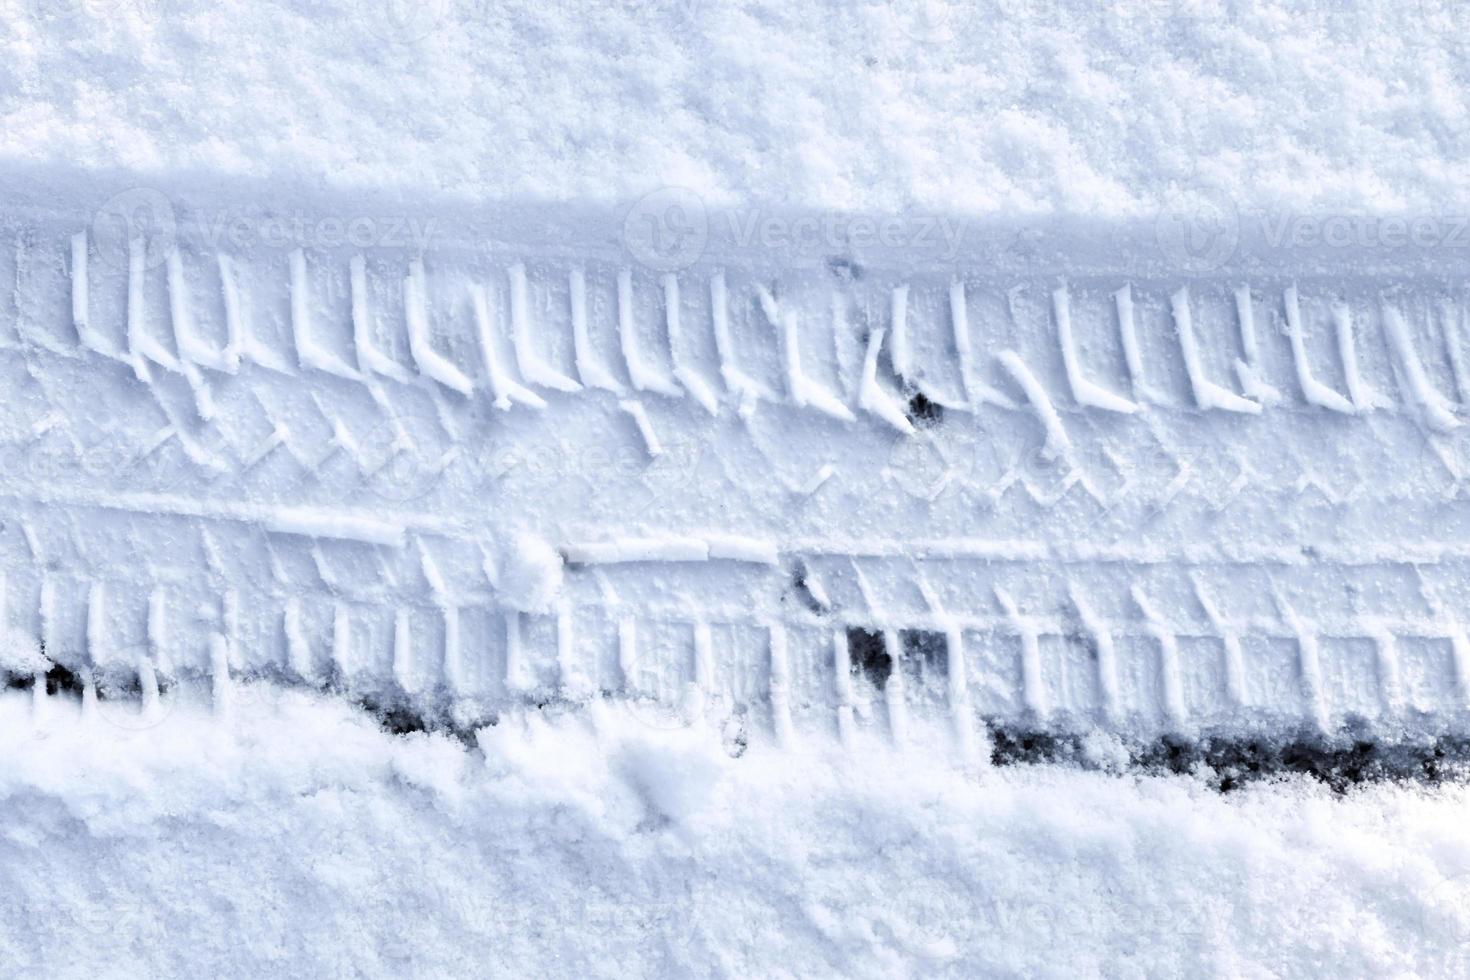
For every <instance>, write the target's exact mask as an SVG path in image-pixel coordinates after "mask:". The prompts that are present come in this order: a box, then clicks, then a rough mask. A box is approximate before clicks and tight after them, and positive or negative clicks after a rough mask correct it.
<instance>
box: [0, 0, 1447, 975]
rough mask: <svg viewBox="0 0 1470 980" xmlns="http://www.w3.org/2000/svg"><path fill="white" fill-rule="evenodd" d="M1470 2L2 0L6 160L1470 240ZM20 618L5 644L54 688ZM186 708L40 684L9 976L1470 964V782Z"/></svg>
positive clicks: (1168, 970) (324, 710)
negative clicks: (1405, 219)
mask: <svg viewBox="0 0 1470 980" xmlns="http://www.w3.org/2000/svg"><path fill="white" fill-rule="evenodd" d="M1467 11H1470V6H1467V5H1465V4H1461V3H1455V2H1453V0H1446V2H1443V3H1440V2H1434V0H1423V2H1421V3H1414V2H1406V3H1387V2H1384V3H1353V4H1335V3H1322V4H1297V3H1263V4H1225V5H1216V4H1210V3H1205V2H1180V3H1160V2H1152V0H1150V2H1140V3H1137V4H1134V5H1130V6H1129V7H1128V8H1127V9H1119V10H1109V9H1103V8H1102V7H1101V6H1097V5H1091V4H1082V3H1078V4H1075V5H1074V4H1065V3H1057V2H1044V3H1040V4H1033V5H1022V4H1013V3H1008V2H1004V0H1001V2H997V3H995V4H986V3H976V4H969V3H962V2H954V3H943V2H940V3H932V2H931V3H925V2H913V3H910V2H907V0H894V2H891V3H890V2H860V3H855V4H844V3H835V2H830V3H829V2H821V3H808V4H803V3H791V2H786V0H764V2H761V0H729V2H723V0H628V2H608V3H598V4H593V3H574V2H571V0H554V2H549V3H548V2H544V0H525V2H522V0H506V2H504V3H491V2H488V0H423V2H422V3H420V4H408V3H402V2H399V0H357V2H348V0H338V2H333V0H257V2H246V0H212V2H211V0H106V2H102V0H0V173H10V174H12V175H23V174H47V173H50V172H53V171H54V172H58V173H60V172H63V171H64V172H66V173H72V172H74V171H75V170H76V169H80V170H81V171H82V172H83V173H87V172H95V173H96V174H97V175H98V176H97V180H98V182H99V184H102V185H107V186H113V185H116V183H117V181H118V180H119V178H118V176H117V175H118V174H120V173H124V174H128V175H129V177H128V181H129V182H134V183H145V182H146V183H147V184H148V185H150V186H168V185H171V184H173V183H175V182H178V183H180V184H187V185H189V186H190V187H195V188H197V187H199V186H201V185H208V184H209V183H210V182H211V181H214V180H218V181H220V182H221V184H224V183H226V182H234V181H242V180H245V181H254V182H257V183H256V184H255V185H253V186H270V185H271V184H272V183H276V182H278V183H279V184H280V185H281V186H290V187H291V188H293V189H296V190H295V191H293V192H297V193H299V192H302V190H301V189H304V192H307V193H309V192H310V191H312V190H313V189H315V190H319V191H321V192H322V193H323V194H328V193H358V192H364V193H366V192H371V193H374V194H386V195H389V196H391V195H394V194H401V195H403V196H404V197H406V198H410V199H412V200H417V201H424V200H431V201H442V202H450V203H446V204H440V205H438V206H440V207H445V208H450V207H455V206H458V203H459V202H469V203H471V204H476V205H488V204H497V203H504V202H507V201H509V202H514V203H517V204H520V205H524V204H526V202H532V203H535V202H546V203H547V204H548V205H549V206H555V207H567V206H581V205H584V204H586V205H596V206H599V207H610V206H614V205H618V204H620V203H625V202H629V201H632V200H634V199H636V198H638V197H639V196H641V195H643V194H646V193H648V192H651V191H658V189H660V188H678V189H680V190H679V193H689V194H693V195H695V197H696V199H698V200H702V201H705V202H708V203H710V204H711V205H716V204H717V205H722V206H738V205H742V204H749V203H751V202H776V203H780V204H784V205H789V206H791V207H793V208H799V209H807V210H810V211H812V212H818V211H822V210H823V209H842V210H855V211H861V212H865V213H868V212H874V213H881V212H905V213H911V212H913V211H914V210H916V209H920V210H922V209H930V210H934V211H938V212H940V213H943V214H964V215H974V216H980V217H985V218H995V219H1002V220H1006V221H1013V220H1020V219H1025V218H1026V217H1028V216H1032V215H1038V214H1045V215H1049V216H1051V217H1053V218H1055V217H1057V216H1062V217H1063V218H1066V217H1069V216H1070V217H1078V218H1081V219H1087V220H1091V219H1099V220H1102V221H1113V220H1123V221H1130V222H1137V221H1143V222H1145V223H1147V222H1152V221H1153V219H1154V217H1155V215H1157V214H1158V213H1159V212H1160V211H1161V209H1162V210H1166V211H1167V210H1168V209H1170V208H1172V207H1175V206H1176V204H1177V201H1178V200H1179V199H1180V196H1181V195H1183V197H1184V198H1186V199H1189V200H1193V199H1195V198H1199V199H1207V200H1211V201H1217V202H1218V201H1221V200H1224V201H1228V202H1230V204H1229V206H1230V207H1232V208H1234V209H1237V210H1239V211H1242V212H1243V211H1246V210H1250V209H1261V210H1270V211H1272V212H1273V213H1275V214H1278V215H1279V214H1283V213H1312V214H1319V215H1321V214H1335V215H1369V216H1371V215H1395V216H1401V215H1406V214H1407V215H1413V214H1418V215H1421V216H1426V217H1430V218H1434V219H1435V220H1448V219H1447V218H1446V216H1453V215H1456V214H1464V213H1466V210H1467V207H1470V119H1467V113H1470V108H1467V106H1470V100H1467V98H1466V95H1467V92H1466V80H1467V75H1470V13H1467ZM4 180H5V178H0V181H4ZM9 180H10V182H11V183H12V186H11V187H9V188H6V187H4V186H0V200H4V199H6V198H7V197H8V198H9V199H10V200H12V201H15V200H19V199H22V198H24V197H25V196H26V193H27V191H26V188H25V187H24V186H23V184H24V181H23V180H22V179H21V178H20V177H17V176H12V177H11V178H9ZM230 186H232V187H234V186H238V185H236V184H234V183H231V184H230ZM1020 380H1023V381H1024V379H1023V378H1022V379H1020ZM1103 394H1107V393H1106V392H1104V393H1103ZM630 412H631V410H630ZM635 421H636V417H635ZM644 427H645V428H646V419H645V420H644ZM515 554H516V556H517V558H516V561H515V562H512V563H510V564H507V565H506V566H505V567H503V568H500V569H498V570H497V571H498V574H499V579H500V581H499V583H498V584H499V586H500V587H501V588H502V589H503V593H504V594H503V600H504V602H505V603H506V604H507V606H508V607H509V608H512V609H517V610H522V611H525V612H541V611H544V610H547V609H549V608H551V605H552V603H553V601H554V599H555V598H556V596H557V594H558V591H559V590H560V589H561V588H562V584H563V568H562V564H561V557H560V556H559V555H558V554H557V552H556V551H555V550H554V549H553V548H552V547H551V546H550V545H549V544H548V543H547V542H545V541H542V540H540V539H537V538H529V537H528V538H526V539H524V540H523V541H521V542H520V543H519V546H518V547H517V548H516V549H515ZM0 629H4V630H5V633H4V636H3V638H0V668H3V669H4V670H5V671H6V672H7V673H8V674H12V675H16V676H21V677H24V676H26V675H28V674H32V673H34V672H36V671H37V670H41V669H44V668H45V667H46V663H45V662H44V661H40V660H38V659H37V655H36V649H37V641H36V638H35V637H32V636H29V635H26V634H24V633H20V632H16V631H14V630H10V629H9V628H8V625H7V624H6V623H5V622H3V621H0ZM226 702H228V705H229V710H228V711H227V712H225V711H222V710H220V707H219V706H220V705H222V704H224V703H226ZM145 708H146V713H144V714H139V712H140V710H144V709H140V707H139V706H138V705H136V704H133V703H128V702H103V703H102V704H99V705H95V706H94V707H93V711H92V715H91V716H90V717H86V718H84V717H82V715H81V708H80V706H79V705H78V704H77V703H74V701H73V700H72V699H71V698H69V697H58V698H55V699H49V700H45V701H42V702H40V707H38V706H37V703H36V701H35V699H34V698H33V696H32V692H31V691H22V690H11V691H6V692H3V696H0V758H3V759H5V764H4V765H0V808H3V809H0V812H3V814H4V819H3V820H0V974H3V975H6V976H19V975H40V976H105V977H110V976H143V975H164V976H183V975H213V976H260V975H288V976H294V975H303V976H304V975H369V976H400V975H411V976H449V975H496V976H500V975H510V974H516V975H553V976H586V975H595V976H614V975H616V976H645V975H646V976H691V975H692V976H706V975H756V976H764V975H785V976H811V975H839V974H840V975H854V976H875V977H876V976H885V977H886V976H895V975H899V976H904V975H914V976H977V975H981V976H989V975H1000V976H1058V977H1061V976H1089V975H1108V976H1115V975H1122V976H1172V975H1195V974H1202V975H1227V976H1262V977H1264V976H1312V975H1353V976H1356V975H1390V976H1459V975H1465V974H1466V973H1467V972H1470V824H1467V821H1466V820H1465V819H1464V815H1465V813H1466V808H1467V806H1470V786H1467V785H1466V784H1464V783H1463V782H1457V781H1453V780H1452V781H1449V782H1445V783H1438V784H1432V783H1429V782H1417V781H1412V780H1408V781H1391V782H1382V783H1368V784H1364V785H1358V786H1353V787H1350V788H1349V789H1348V790H1347V791H1346V792H1343V793H1338V792H1334V791H1333V790H1332V789H1330V788H1328V787H1327V786H1325V785H1323V784H1322V783H1320V782H1318V781H1316V780H1314V779H1311V778H1309V777H1304V776H1282V777H1280V778H1272V779H1264V780H1260V781H1255V782H1250V783H1248V784H1246V785H1244V786H1242V787H1240V788H1238V789H1236V790H1234V791H1232V792H1228V793H1221V792H1220V791H1219V790H1218V784H1217V783H1216V782H1215V781H1211V780H1210V779H1207V778H1205V775H1208V774H1204V775H1198V776H1196V775H1190V774H1159V773H1156V772H1152V771H1144V770H1140V769H1136V768H1132V767H1130V766H1128V765H1127V764H1126V757H1127V752H1126V751H1125V749H1124V747H1122V746H1120V745H1117V744H1113V743H1110V742H1108V741H1107V740H1105V739H1103V740H1101V741H1098V742H1095V743H1093V744H1090V745H1089V746H1088V747H1087V753H1086V754H1087V756H1088V758H1089V760H1090V761H1091V762H1092V763H1094V765H1093V766H1092V767H1082V766H1077V765H1073V764H1070V763H1069V764H1054V765H1039V766H1005V767H992V766H990V765H987V764H984V753H982V758H981V763H980V764H978V765H965V764H963V763H961V762H960V761H957V760H956V759H955V758H952V757H950V756H947V755H941V754H933V753H929V752H927V751H923V750H921V749H918V748H912V749H907V750H905V749H903V748H901V747H894V746H892V745H889V744H886V743H882V742H869V741H862V742H861V743H859V744H856V745H848V746H845V747H843V746H839V745H838V744H837V743H836V740H835V739H829V740H823V739H811V740H806V741H803V742H800V743H798V744H794V745H788V746H785V747H780V748H778V747H776V746H775V745H773V744H768V743H767V742H764V741H751V742H750V743H749V745H746V744H745V743H744V742H743V741H742V740H739V739H736V738H732V736H731V734H730V733H729V732H728V731H725V730H723V729H721V728H719V727H718V726H715V725H711V726H709V727H706V726H704V725H701V724H698V723H696V724H692V725H687V726H686V725H683V724H681V723H671V722H670V721H669V720H668V719H666V718H664V717H662V716H658V717H652V716H648V715H643V716H641V717H640V715H639V713H638V712H637V711H636V710H632V711H630V710H627V709H626V708H625V707H618V706H616V705H612V704H609V705H605V706H597V705H594V708H593V709H592V710H589V711H586V712H577V711H569V710H566V709H565V706H564V705H550V706H548V707H547V708H546V709H545V710H539V711H538V710H530V709H527V710H517V711H510V712H506V713H505V714H503V715H502V716H501V717H500V718H499V720H498V722H497V723H496V724H494V725H488V726H485V727H480V728H478V729H477V730H475V731H473V732H470V733H459V735H458V736H456V735H455V734H450V733H447V732H432V731H431V732H409V733H405V734H393V733H391V732H390V731H388V730H386V729H385V727H384V726H383V725H381V724H380V718H381V713H380V714H379V715H374V714H373V713H371V712H370V711H368V710H365V709H364V708H363V706H362V705H360V704H354V703H352V702H351V701H350V699H344V698H340V697H335V696H332V695H330V694H323V693H317V692H309V691H306V690H303V689H300V688H291V687H277V686H273V685H272V684H270V683H266V682H264V681H259V682H255V683H250V684H244V685H241V686H238V687H235V688H234V689H232V690H231V691H230V692H229V693H228V696H227V697H222V696H219V695H218V692H217V694H216V697H215V699H214V704H213V705H211V704H210V698H208V697H200V698H197V699H190V698H187V697H182V696H178V697H172V698H169V699H166V700H165V701H164V702H163V703H162V704H161V705H160V704H152V705H149V706H145Z"/></svg>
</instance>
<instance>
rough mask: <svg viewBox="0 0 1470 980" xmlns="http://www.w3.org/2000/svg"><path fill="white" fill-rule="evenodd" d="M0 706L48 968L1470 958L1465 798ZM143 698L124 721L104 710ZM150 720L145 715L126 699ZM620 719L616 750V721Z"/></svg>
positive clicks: (1182, 966)
mask: <svg viewBox="0 0 1470 980" xmlns="http://www.w3.org/2000/svg"><path fill="white" fill-rule="evenodd" d="M236 695H237V697H236V703H235V710H234V719H233V722H232V723H229V724H224V723H221V722H220V721H219V720H218V719H217V718H215V717H213V716H210V715H209V714H207V713H202V712H201V711H199V710H196V709H193V708H190V707H188V706H187V705H186V706H182V707H180V708H178V709H176V710H175V711H174V712H173V713H172V714H171V715H169V716H168V717H167V718H165V719H164V720H163V721H162V722H161V723H160V724H158V725H156V726H154V727H147V728H143V729H141V730H137V731H134V730H130V729H131V723H133V722H135V721H136V718H135V717H133V716H131V715H118V714H112V713H109V714H105V715H103V716H102V717H100V718H97V719H96V720H95V721H94V722H93V723H92V724H91V726H90V727H88V726H86V725H84V724H82V723H80V722H78V721H77V720H75V718H73V717H70V716H71V715H73V714H74V709H73V708H71V707H69V706H65V705H57V706H55V707H54V711H53V716H52V718H51V719H50V720H49V722H48V723H47V725H46V726H45V727H44V728H43V729H42V731H41V732H39V733H37V732H35V731H34V730H33V728H32V725H31V724H30V721H29V719H28V717H27V716H28V712H29V704H28V701H29V698H28V697H25V696H22V695H20V694H11V695H9V696H8V697H6V698H5V699H3V700H0V719H3V723H0V753H3V757H4V758H5V759H6V760H8V761H7V765H6V766H5V767H3V769H0V806H3V807H4V812H5V814H6V817H5V820H4V821H3V825H0V962H3V963H5V964H6V968H5V969H4V971H3V972H5V973H6V974H7V975H16V974H18V973H21V972H25V973H28V974H29V975H36V976H129V975H140V974H143V973H150V974H153V975H159V974H162V975H169V976H183V975H194V976H199V975H204V976H264V975H272V976H276V975H314V976H322V975H341V976H345V975H394V976H404V975H409V976H475V975H482V976H483V975H495V976H505V975H517V976H540V975H556V976H647V975H665V976H667V975H674V976H709V975H734V976H757V975H759V976H765V975H785V976H824V975H825V976H830V975H848V976H872V977H877V976H895V975H923V976H944V975H947V976H977V975H992V976H993V975H1000V976H1057V977H1063V976H1067V977H1071V976H1096V975H1107V976H1164V975H1215V976H1268V975H1278V976H1308V975H1330V976H1369V975H1375V976H1406V975H1413V974H1418V975H1452V974H1454V973H1456V972H1460V973H1463V970H1464V969H1465V968H1466V967H1467V966H1470V824H1467V823H1466V821H1465V820H1464V813H1465V807H1466V806H1467V805H1470V788H1467V787H1464V786H1457V787H1453V788H1446V789H1441V790H1437V791H1433V792H1428V791H1421V790H1418V789H1413V788H1406V787H1389V786H1377V787H1370V788H1367V789H1364V790H1362V791H1360V792H1357V793H1355V794H1353V795H1352V796H1351V797H1349V798H1348V799H1346V800H1343V799H1338V798H1334V797H1332V796H1330V795H1329V794H1328V793H1327V792H1326V791H1325V790H1323V789H1321V788H1318V787H1314V786H1312V785H1310V784H1301V783H1290V782H1289V783H1283V784H1281V785H1257V786H1255V787H1253V788H1249V789H1246V790H1244V791H1242V792H1239V793H1236V794H1231V795H1228V796H1223V797H1222V796H1220V795H1218V794H1214V793H1212V792H1210V791H1208V790H1206V789H1204V788H1203V786H1202V785H1201V784H1199V783H1196V782H1195V781H1193V780H1191V779H1188V778H1183V777H1177V778H1145V779H1134V778H1126V777H1117V776H1110V775H1103V774H1082V773H1078V772H1075V771H1069V770H1061V769H1056V770H1049V769H1046V768H1036V769H1026V768H1009V769H999V770H993V771H989V772H985V773H983V774H981V775H980V776H979V777H978V778H965V777H962V776H960V775H958V774H956V773H955V772H954V771H953V770H952V769H950V768H949V767H948V766H947V765H946V764H945V763H943V762H939V761H934V760H930V759H924V758H918V757H915V756H913V755H907V756H905V755H899V754H894V753H891V752H888V751H885V750H881V749H878V750H875V751H874V752H872V753H870V754H868V755H866V756H865V757H864V758H862V759H860V760H859V759H854V758H852V757H845V756H833V755H829V754H826V753H825V752H806V751H802V750H800V749H798V750H793V751H790V752H785V753H782V754H779V755H774V754H770V752H769V750H760V749H758V748H756V747H752V749H751V751H749V752H747V753H746V754H744V755H743V756H741V757H739V758H736V759H732V758H730V757H729V756H728V755H727V754H726V753H725V752H724V751H723V750H722V749H721V747H720V739H719V737H718V735H717V733H712V732H706V731H700V730H672V731H670V730H660V729H657V728H654V727H650V726H647V725H644V724H641V723H639V722H638V721H637V720H635V719H633V718H631V717H629V716H627V715H618V714H613V713H607V714H605V715H603V716H602V717H601V718H600V719H599V718H596V717H594V718H590V719H589V718H580V719H563V720H560V721H550V722H548V721H547V720H545V719H527V718H524V717H515V718H507V719H506V720H504V721H503V722H502V723H501V724H500V725H499V726H497V727H494V728H490V729H486V730H483V731H481V732H480V734H479V736H478V749H477V750H473V751H467V750H466V749H465V748H464V747H463V746H462V745H460V743H458V742H455V741H453V740H451V739H449V738H448V737H445V736H442V735H422V734H418V735H409V736H397V737H396V736H391V735H387V734H384V733H383V732H381V731H380V730H378V729H376V728H375V727H374V726H373V725H372V724H371V723H369V722H368V721H366V720H364V719H363V718H362V717H361V716H360V715H358V714H356V713H354V712H353V711H352V710H351V709H349V708H347V707H345V706H343V705H342V704H341V703H338V702H335V701H329V700H320V699H318V698H317V697H316V696H314V695H305V694H302V693H300V692H296V691H280V690H276V689H272V688H267V687H263V686H260V687H255V686H252V687H244V688H240V689H238V690H237V691H236ZM112 710H117V709H109V711H112ZM124 710H126V711H128V712H131V711H134V710H135V709H132V708H128V709H124ZM594 732H596V734H595V735H594Z"/></svg>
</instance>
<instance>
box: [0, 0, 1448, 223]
mask: <svg viewBox="0 0 1470 980" xmlns="http://www.w3.org/2000/svg"><path fill="white" fill-rule="evenodd" d="M926 11H928V14H927V15H926V14H925V12H926ZM1467 18H1470V15H1467V14H1466V13H1465V11H1464V5H1462V4H1453V3H1445V4H1438V3H1433V2H1429V0H1426V2H1425V3H1422V4H1420V3H1389V2H1384V3H1369V2H1363V3H1354V4H1336V3H1320V4H1317V3H1306V2H1297V3H1292V2H1286V3H1281V2H1278V3H1261V4H1229V5H1220V4H1214V3H1207V2H1181V3H1177V4H1176V3H1159V2H1147V3H1138V4H1128V5H1122V6H1121V7H1119V8H1118V9H1116V10H1114V9H1110V8H1109V7H1108V5H1094V4H1085V3H1077V4H1071V3H1061V2H1057V0H1047V2H1042V3H1037V4H1018V3H1010V2H1008V0H995V2H976V3H973V4H972V3H969V2H965V3H953V4H946V3H943V2H936V0H894V2H891V3H890V2H879V0H858V2H856V3H851V4H849V3H838V2H835V0H822V2H816V3H801V4H796V3H788V2H785V0H754V2H738V3H729V2H716V0H602V2H573V0H550V2H548V0H507V2H503V3H501V2H496V3H489V2H486V0H425V2H423V3H418V4H413V3H405V2H404V0H356V2H352V0H338V2H326V0H305V2H289V0H265V2H259V0H106V2H102V0H7V2H6V3H3V4H0V154H3V156H4V157H6V158H9V159H13V160H25V161H65V162H68V163H75V164H79V165H82V166H91V167H102V168H112V167H117V166H122V167H124V168H126V169H131V170H135V171H140V172H143V173H153V174H162V175H170V174H174V173H177V172H179V171H199V172H208V173H214V174H217V175H236V176H250V177H260V178H268V179H272V180H282V179H284V180H288V181H290V182H293V183H304V184H307V185H308V186H317V185H322V184H326V183H330V184H331V185H333V186H339V187H340V186H371V187H384V186H396V187H405V188H410V189H412V190H413V191H415V192H416V193H423V192H424V191H426V190H431V189H432V190H435V191H440V192H446V193H453V194H462V195H465V196H468V197H471V198H479V199H483V198H487V197H516V198H524V197H535V198H545V199H558V200H596V201H612V200H625V199H632V198H634V197H637V196H638V195H640V194H642V193H645V192H648V191H652V190H655V189H657V188H660V187H664V186H676V187H682V188H686V189H688V190H690V191H693V192H695V193H697V194H699V195H701V196H703V197H704V198H705V199H706V201H707V202H708V203H710V204H715V203H719V204H729V203H737V202H738V203H749V202H752V201H762V202H788V203H793V204H796V205H799V206H802V207H811V208H816V209H822V208H845V209H860V210H865V211H884V210H890V211H891V210H899V209H904V208H919V209H924V208H928V209H936V208H937V209H939V210H940V212H941V213H945V214H952V213H953V212H954V211H956V210H959V211H961V212H971V213H986V214H994V213H1003V214H1015V213H1031V212H1042V213H1045V212H1053V211H1062V212H1069V213H1077V214H1085V215H1092V216H1098V215H1101V216H1109V217H1118V216H1140V215H1141V216H1146V217H1152V215H1153V214H1154V213H1155V212H1156V211H1157V210H1158V208H1159V206H1160V205H1161V203H1163V202H1164V201H1165V200H1166V199H1167V198H1168V195H1169V194H1170V193H1171V192H1172V191H1176V190H1179V189H1181V188H1187V189H1190V190H1192V191H1200V192H1203V193H1208V194H1217V195H1224V196H1225V197H1226V198H1228V199H1229V200H1232V201H1234V202H1235V205H1236V206H1237V207H1242V208H1243V207H1248V206H1257V205H1259V206H1271V207H1279V208H1283V209H1288V210H1293V211H1302V210H1305V211H1312V212H1315V213H1321V212H1323V211H1336V210H1346V211H1350V212H1362V211H1372V212H1382V211H1393V210H1403V211H1416V210H1417V211H1420V212H1424V213H1430V214H1444V213H1446V212H1453V211H1455V210H1457V209H1461V210H1462V209H1463V208H1464V206H1465V204H1466V203H1467V195H1470V190H1467V188H1470V179H1467V178H1470V162H1467V161H1470V127H1467V125H1466V123H1467V112H1470V110H1467V107H1466V106H1467V102H1466V100H1465V99H1464V97H1463V93H1464V83H1465V72H1466V67H1465V64H1466V62H1465V57H1464V56H1465V43H1464V39H1465V38H1466V37H1467V36H1470V32H1467V23H1466V20H1467Z"/></svg>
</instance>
